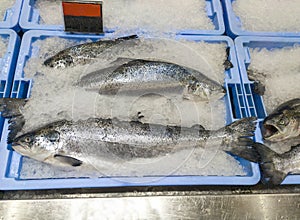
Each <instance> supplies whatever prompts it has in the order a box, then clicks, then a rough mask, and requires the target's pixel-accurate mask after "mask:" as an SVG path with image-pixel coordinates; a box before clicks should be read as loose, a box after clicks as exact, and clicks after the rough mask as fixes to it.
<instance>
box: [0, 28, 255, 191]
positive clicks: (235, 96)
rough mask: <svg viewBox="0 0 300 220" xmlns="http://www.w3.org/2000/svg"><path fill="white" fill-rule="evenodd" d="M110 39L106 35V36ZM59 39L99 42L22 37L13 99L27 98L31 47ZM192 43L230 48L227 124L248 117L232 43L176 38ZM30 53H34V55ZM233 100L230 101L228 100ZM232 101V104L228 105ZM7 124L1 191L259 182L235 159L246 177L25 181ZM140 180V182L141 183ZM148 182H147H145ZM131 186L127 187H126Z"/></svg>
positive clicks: (0, 151)
mask: <svg viewBox="0 0 300 220" xmlns="http://www.w3.org/2000/svg"><path fill="white" fill-rule="evenodd" d="M108 35H109V34H108ZM52 36H60V37H63V38H68V39H76V40H78V41H80V40H82V39H86V38H90V39H92V40H96V39H99V38H101V36H97V35H70V34H66V33H64V32H54V31H52V32H51V31H28V32H26V33H25V34H24V37H23V41H22V45H21V49H20V56H19V58H18V65H17V69H16V75H15V80H14V86H13V90H12V93H11V96H12V97H17V98H25V97H29V95H30V88H31V86H32V82H31V81H30V79H24V78H23V67H24V65H25V63H26V62H27V60H28V59H29V58H30V57H32V56H34V54H35V52H36V48H32V43H33V42H34V41H36V40H38V39H45V38H47V37H52ZM178 38H184V39H187V40H192V41H205V42H210V43H220V42H225V43H227V45H228V46H229V47H230V55H231V56H230V60H231V62H232V63H233V65H234V68H232V69H230V70H229V71H226V72H225V74H226V83H225V86H226V88H227V89H228V90H229V91H230V92H231V96H229V95H226V96H225V102H226V105H227V109H226V110H227V122H228V123H230V122H232V121H235V120H237V119H239V118H242V117H244V116H247V110H246V107H245V102H244V99H243V93H242V86H241V83H240V78H239V72H238V68H237V62H236V55H235V50H234V45H233V42H232V40H231V39H230V38H228V37H225V36H209V37H208V36H183V35H182V36H178ZM33 50H34V51H35V52H33ZM231 97H232V100H231ZM231 101H232V102H231ZM7 126H8V125H7V123H5V125H4V129H3V130H4V132H3V134H2V139H1V145H0V161H2V162H1V163H2V165H1V166H0V189H1V190H17V189H54V188H84V187H122V186H145V185H146V186H150V185H151V186H158V185H254V184H256V183H257V182H258V181H259V179H260V173H259V168H258V165H257V164H255V163H250V162H248V161H246V160H243V159H240V158H236V159H237V160H239V161H240V163H241V164H242V165H243V167H244V170H245V171H246V173H247V174H246V175H245V176H166V177H162V178H159V179H157V180H156V181H152V180H153V177H152V176H148V177H134V178H133V177H119V178H118V180H116V179H115V178H110V177H102V178H61V179H32V180H24V179H20V178H19V173H20V169H21V167H22V164H21V163H22V157H21V156H20V155H19V154H17V153H16V152H14V151H12V150H10V149H11V147H10V146H9V145H7V144H6V138H7V134H8V131H7ZM141 180H143V181H141ZM147 181H148V182H147ZM129 182H130V183H129Z"/></svg>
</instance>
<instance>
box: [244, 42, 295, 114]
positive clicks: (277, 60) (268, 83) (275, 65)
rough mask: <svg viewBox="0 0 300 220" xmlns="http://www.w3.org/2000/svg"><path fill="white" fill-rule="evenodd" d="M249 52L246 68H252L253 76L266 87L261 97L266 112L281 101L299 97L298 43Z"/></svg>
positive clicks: (269, 111)
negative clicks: (292, 45) (249, 56)
mask: <svg viewBox="0 0 300 220" xmlns="http://www.w3.org/2000/svg"><path fill="white" fill-rule="evenodd" d="M250 54H251V63H250V65H249V67H248V69H251V70H253V71H254V77H253V78H255V79H258V80H259V81H260V82H262V83H263V84H264V85H265V87H266V92H265V94H264V96H263V99H264V104H265V107H266V111H267V113H268V114H270V113H271V112H272V111H273V110H274V109H275V108H276V107H277V106H279V105H280V104H282V103H283V102H286V101H288V100H290V99H294V98H299V94H300V86H299V83H300V63H299V62H298V61H299V58H300V46H299V45H295V46H294V47H285V48H282V49H272V50H267V49H265V48H263V49H257V48H256V49H250Z"/></svg>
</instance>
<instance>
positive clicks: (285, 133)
mask: <svg viewBox="0 0 300 220" xmlns="http://www.w3.org/2000/svg"><path fill="white" fill-rule="evenodd" d="M262 130H263V137H264V139H265V140H266V141H270V142H281V141H285V140H291V139H299V142H298V143H300V99H299V98H297V99H292V100H289V101H287V102H285V103H283V104H281V105H280V106H278V107H277V108H276V109H275V110H274V111H273V112H272V113H271V114H270V115H269V116H268V117H266V118H265V120H264V122H263V129H262Z"/></svg>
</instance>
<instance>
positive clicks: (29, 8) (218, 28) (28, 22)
mask: <svg viewBox="0 0 300 220" xmlns="http://www.w3.org/2000/svg"><path fill="white" fill-rule="evenodd" d="M35 2H36V0H24V3H23V8H22V13H21V18H20V26H21V28H22V30H23V31H27V30H56V31H63V30H64V24H61V25H44V24H40V16H39V11H38V9H36V8H34V4H35ZM206 12H207V16H208V17H209V18H210V19H211V20H212V22H213V24H214V26H215V29H214V30H179V31H178V33H179V34H196V35H222V34H223V33H224V32H225V26H224V21H223V12H222V6H221V3H220V1H218V0H206ZM104 31H105V32H106V33H110V32H113V31H114V30H111V29H106V28H105V27H104Z"/></svg>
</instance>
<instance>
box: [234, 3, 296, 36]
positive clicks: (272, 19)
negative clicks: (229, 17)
mask: <svg viewBox="0 0 300 220" xmlns="http://www.w3.org/2000/svg"><path fill="white" fill-rule="evenodd" d="M232 7H233V10H234V12H235V14H236V15H237V16H238V17H239V18H240V19H241V23H242V28H243V29H244V30H247V31H267V32H299V31H300V4H299V0H284V1H283V0H263V1H262V0H251V1H249V0H235V1H232Z"/></svg>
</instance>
